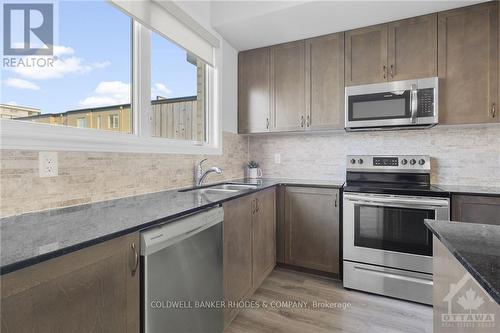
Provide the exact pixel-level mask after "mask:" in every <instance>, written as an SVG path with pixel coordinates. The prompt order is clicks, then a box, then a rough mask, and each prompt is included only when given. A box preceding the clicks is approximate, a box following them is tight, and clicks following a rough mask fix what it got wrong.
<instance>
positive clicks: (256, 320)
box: [224, 268, 432, 333]
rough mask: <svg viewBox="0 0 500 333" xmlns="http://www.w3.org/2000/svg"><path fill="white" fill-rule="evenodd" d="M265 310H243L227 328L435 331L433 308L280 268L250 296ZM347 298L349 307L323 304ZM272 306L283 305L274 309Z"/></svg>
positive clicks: (244, 332)
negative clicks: (318, 304) (285, 303)
mask: <svg viewBox="0 0 500 333" xmlns="http://www.w3.org/2000/svg"><path fill="white" fill-rule="evenodd" d="M250 300H252V301H257V302H259V303H258V304H264V302H265V304H267V305H268V308H267V309H263V308H262V307H261V308H259V309H242V310H240V312H239V314H238V316H237V317H236V318H235V319H234V320H233V321H232V323H231V324H230V325H229V326H228V327H227V328H226V330H225V331H224V332H225V333H250V332H263V333H264V332H287V333H294V332H301V333H303V332H318V333H319V332H367V333H376V332H381V333H382V332H383V333H392V332H398V333H399V332H432V307H431V306H427V305H421V304H416V303H412V302H406V301H401V300H397V299H392V298H388V297H383V296H377V295H372V294H367V293H363V292H358V291H353V290H346V289H343V288H342V283H341V282H340V281H336V280H330V279H326V278H322V277H316V276H312V275H309V274H304V273H299V272H294V271H289V270H284V269H280V268H277V269H275V270H274V271H273V272H271V274H270V275H269V276H268V277H267V279H266V280H265V281H264V283H263V284H262V286H261V287H260V288H259V289H258V290H257V291H256V292H255V294H254V295H253V296H252V297H251V298H250ZM273 301H305V302H307V306H306V307H305V308H302V309H301V308H293V307H281V305H282V303H277V304H276V303H272V302H273ZM314 301H317V302H322V304H326V303H325V302H328V304H330V305H331V304H333V303H343V302H345V303H348V304H350V306H349V307H347V308H345V309H341V308H318V307H314V306H313V302H314ZM271 305H278V306H275V307H274V308H272V306H271Z"/></svg>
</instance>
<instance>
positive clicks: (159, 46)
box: [0, 0, 196, 113]
mask: <svg viewBox="0 0 500 333" xmlns="http://www.w3.org/2000/svg"><path fill="white" fill-rule="evenodd" d="M55 8H56V10H55V13H54V15H55V16H56V20H55V21H56V25H55V27H54V29H56V33H55V35H56V40H55V42H54V55H55V56H56V57H57V60H56V61H55V62H54V66H53V67H35V68H33V67H32V68H27V67H26V68H22V67H18V68H5V67H2V76H1V78H2V82H1V84H2V86H1V87H2V91H1V99H0V102H1V103H4V104H15V105H22V106H29V107H35V108H40V109H41V110H42V113H58V112H65V111H69V110H75V109H81V108H90V107H99V106H106V105H114V104H125V103H129V102H130V83H131V73H132V70H131V61H132V60H131V52H132V51H131V43H132V42H131V40H132V37H131V36H132V34H131V32H132V31H131V27H132V23H131V19H130V18H129V17H128V16H127V15H125V14H124V13H122V12H120V11H119V10H118V9H116V8H114V7H112V6H111V5H109V4H108V3H106V2H105V1H101V0H100V1H59V2H58V3H57V6H56V7H55ZM151 45H152V50H151V53H152V55H151V67H152V68H151V77H152V82H151V90H152V91H151V96H152V99H154V98H156V96H158V95H159V96H163V97H168V98H172V97H182V96H193V95H196V67H195V66H194V65H192V64H190V63H188V62H187V61H186V51H184V50H183V49H182V48H180V47H178V46H177V45H175V44H174V43H172V42H170V41H169V40H167V39H165V38H163V37H161V36H160V35H158V34H156V33H152V41H151Z"/></svg>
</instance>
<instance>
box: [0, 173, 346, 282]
mask: <svg viewBox="0 0 500 333" xmlns="http://www.w3.org/2000/svg"><path fill="white" fill-rule="evenodd" d="M230 182H246V183H255V184H257V188H256V189H254V190H249V191H244V192H238V193H223V192H220V193H210V194H208V193H199V192H198V191H191V192H179V189H174V190H168V191H162V192H156V193H150V194H144V195H138V196H131V197H126V198H120V199H115V200H108V201H102V202H95V203H90V204H84V205H78V206H71V207H65V208H59V209H51V210H45V211H40V212H33V213H26V214H22V215H17V216H10V217H5V218H2V219H0V236H1V239H0V240H1V243H0V265H1V266H0V274H5V273H9V272H12V271H15V270H18V269H21V268H23V267H27V266H30V265H33V264H36V263H38V262H41V261H44V260H48V259H51V258H54V257H57V256H60V255H63V254H66V253H69V252H72V251H76V250H78V249H81V248H84V247H87V246H90V245H94V244H97V243H100V242H103V241H106V240H109V239H112V238H116V237H118V236H122V235H125V234H128V233H130V232H134V231H138V230H141V229H145V228H148V227H151V226H153V225H155V224H159V223H164V222H167V221H171V220H175V219H176V218H178V217H181V216H183V215H187V214H190V213H194V212H197V211H201V210H203V209H206V208H210V207H213V206H216V205H218V204H220V203H223V202H225V201H228V200H231V199H235V198H237V197H241V196H244V195H247V194H250V193H253V192H257V191H260V190H263V189H266V188H269V187H273V186H276V185H297V186H301V185H302V186H319V187H335V188H341V187H342V185H343V181H313V180H297V179H259V180H244V179H239V180H234V181H230ZM211 185H212V184H211Z"/></svg>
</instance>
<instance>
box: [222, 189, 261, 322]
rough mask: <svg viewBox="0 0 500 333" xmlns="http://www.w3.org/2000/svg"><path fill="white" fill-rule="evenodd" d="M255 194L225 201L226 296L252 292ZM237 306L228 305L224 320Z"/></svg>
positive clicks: (232, 297)
mask: <svg viewBox="0 0 500 333" xmlns="http://www.w3.org/2000/svg"><path fill="white" fill-rule="evenodd" d="M253 204H254V198H253V196H245V197H242V198H240V199H236V200H231V201H228V202H226V203H224V204H223V205H222V206H223V208H224V255H223V258H224V259H223V260H224V299H225V301H226V302H229V301H239V300H242V299H243V298H245V297H246V296H247V295H248V294H249V293H251V291H252V215H253V210H252V208H253ZM237 312H238V310H237V309H230V308H226V309H225V310H224V321H225V322H226V323H228V322H229V321H231V319H232V318H234V317H235V316H236V313H237Z"/></svg>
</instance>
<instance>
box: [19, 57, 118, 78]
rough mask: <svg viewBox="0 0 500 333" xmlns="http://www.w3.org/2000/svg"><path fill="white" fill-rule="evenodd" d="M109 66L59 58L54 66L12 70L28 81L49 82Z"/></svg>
mask: <svg viewBox="0 0 500 333" xmlns="http://www.w3.org/2000/svg"><path fill="white" fill-rule="evenodd" d="M109 65H110V62H109V61H104V62H96V63H91V64H86V63H85V61H84V60H83V59H82V58H78V57H69V58H57V59H56V60H55V61H54V62H53V66H45V67H38V66H33V67H15V68H13V69H12V70H13V72H14V73H16V74H18V75H19V76H21V77H23V78H26V79H31V80H48V79H59V78H62V77H63V76H65V75H68V74H85V73H88V72H90V71H92V70H94V69H101V68H105V67H107V66H109Z"/></svg>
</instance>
